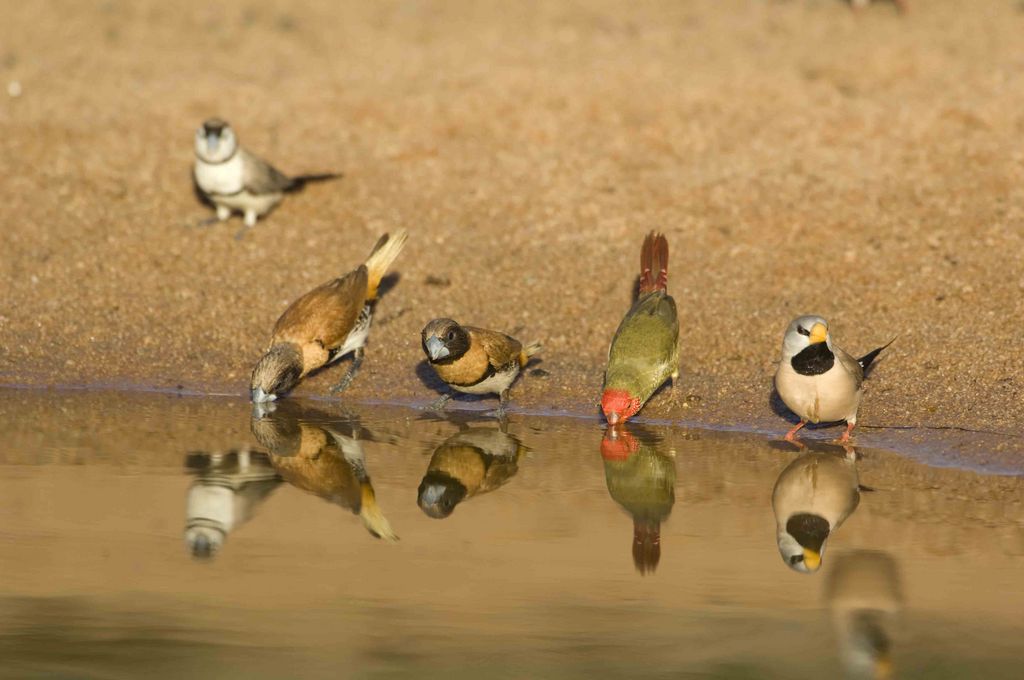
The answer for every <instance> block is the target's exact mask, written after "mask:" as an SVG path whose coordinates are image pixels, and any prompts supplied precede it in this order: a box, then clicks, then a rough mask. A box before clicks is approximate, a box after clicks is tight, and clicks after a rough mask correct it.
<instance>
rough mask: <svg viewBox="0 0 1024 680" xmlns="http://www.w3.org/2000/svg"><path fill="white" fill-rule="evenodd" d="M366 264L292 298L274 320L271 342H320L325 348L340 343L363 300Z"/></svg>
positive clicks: (349, 329) (364, 298)
mask: <svg viewBox="0 0 1024 680" xmlns="http://www.w3.org/2000/svg"><path fill="white" fill-rule="evenodd" d="M366 281H367V275H366V266H365V265H359V267H358V268H357V269H355V270H354V271H351V272H349V273H348V274H346V275H345V276H342V277H341V278H338V279H334V280H333V281H328V282H327V283H325V284H323V285H322V286H318V287H316V288H314V289H313V290H311V291H309V292H308V293H306V294H305V295H303V296H302V297H300V298H299V299H298V300H296V301H295V302H293V303H292V304H291V305H290V306H289V307H288V309H286V310H284V314H282V315H281V318H280V319H278V320H277V323H276V324H274V333H273V341H272V344H273V343H277V342H294V343H297V344H299V345H302V344H305V343H309V342H319V343H320V344H321V345H322V346H323V347H324V349H326V350H333V349H336V348H338V347H340V346H341V344H342V343H343V342H345V338H346V337H348V334H349V331H351V330H352V327H353V326H354V325H355V323H356V319H357V318H358V317H359V312H361V311H362V309H363V306H364V305H365V304H366Z"/></svg>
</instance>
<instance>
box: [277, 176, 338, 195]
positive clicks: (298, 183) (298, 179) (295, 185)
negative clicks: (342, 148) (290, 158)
mask: <svg viewBox="0 0 1024 680" xmlns="http://www.w3.org/2000/svg"><path fill="white" fill-rule="evenodd" d="M340 177H342V173H340V172H317V173H313V174H310V175H297V176H295V177H292V178H291V184H290V185H289V186H288V191H298V190H299V189H301V188H302V187H304V186H306V185H307V184H312V183H314V182H327V181H329V180H332V179H339V178H340Z"/></svg>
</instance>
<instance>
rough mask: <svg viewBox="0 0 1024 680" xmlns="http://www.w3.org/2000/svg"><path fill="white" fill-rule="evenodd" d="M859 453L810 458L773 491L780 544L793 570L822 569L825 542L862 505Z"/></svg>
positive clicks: (802, 458)
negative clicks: (858, 467)
mask: <svg viewBox="0 0 1024 680" xmlns="http://www.w3.org/2000/svg"><path fill="white" fill-rule="evenodd" d="M861 488H862V487H861V486H860V478H859V477H858V475H857V452H856V451H854V450H853V448H848V449H846V451H845V455H840V454H835V453H830V452H826V453H819V452H812V453H805V454H804V455H802V456H800V457H799V458H797V459H796V460H794V461H793V462H792V463H790V464H789V465H788V466H786V469H785V470H783V471H782V474H780V475H779V478H778V480H776V482H775V488H774V489H773V490H772V511H773V512H774V513H775V524H776V536H775V538H776V541H777V542H778V545H779V554H780V555H782V560H783V561H784V562H785V563H786V566H788V567H789V568H790V569H793V570H794V571H799V572H803V573H805V574H809V573H813V572H815V571H817V570H818V568H819V567H821V557H822V555H823V554H824V552H825V542H826V541H827V540H828V538H829V537H830V536H831V535H832V534H833V533H834V532H835V531H836V529H838V528H839V527H840V526H842V524H843V522H845V521H846V519H847V518H848V517H849V516H850V515H851V514H853V511H854V510H856V509H857V506H858V505H859V504H860V491H861Z"/></svg>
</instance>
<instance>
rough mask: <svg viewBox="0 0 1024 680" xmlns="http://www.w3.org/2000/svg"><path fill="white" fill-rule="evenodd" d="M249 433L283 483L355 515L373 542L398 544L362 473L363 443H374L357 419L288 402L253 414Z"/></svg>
mask: <svg viewBox="0 0 1024 680" xmlns="http://www.w3.org/2000/svg"><path fill="white" fill-rule="evenodd" d="M249 427H250V429H251V430H252V434H253V437H255V438H256V441H258V442H259V443H260V444H261V445H263V446H265V447H267V450H268V451H269V453H270V463H271V465H273V466H274V469H275V470H276V471H277V472H278V473H279V474H280V476H281V478H282V479H284V481H286V482H288V483H289V484H291V485H292V486H294V487H296V488H299V489H302V490H303V491H306V492H309V493H311V494H313V495H315V496H319V497H320V498H322V499H324V500H326V501H328V502H329V503H333V504H335V505H338V506H340V507H341V508H343V509H345V510H348V511H350V512H351V513H352V514H354V515H358V516H359V519H361V520H362V522H363V526H364V527H366V530H367V531H368V532H370V534H371V535H373V536H375V537H376V538H381V539H384V540H385V541H388V542H394V541H397V540H398V536H396V535H395V532H394V531H392V529H391V523H390V522H388V520H387V518H386V517H385V516H384V513H383V511H382V510H381V508H380V506H379V505H377V494H376V493H375V492H374V490H373V484H372V483H371V482H370V474H369V473H368V472H367V470H366V455H365V453H364V452H363V442H364V441H373V440H374V438H373V436H372V435H371V434H370V433H369V432H368V431H367V430H365V429H364V428H362V427H360V425H359V421H358V420H357V419H355V418H352V417H349V418H344V419H339V418H337V417H332V416H330V415H328V414H326V413H323V412H321V411H318V410H316V409H312V408H307V407H303V406H301V405H300V404H299V403H298V402H296V401H292V402H285V403H283V404H281V405H280V406H277V405H271V406H269V407H268V408H266V409H254V410H253V415H252V417H251V419H250V421H249Z"/></svg>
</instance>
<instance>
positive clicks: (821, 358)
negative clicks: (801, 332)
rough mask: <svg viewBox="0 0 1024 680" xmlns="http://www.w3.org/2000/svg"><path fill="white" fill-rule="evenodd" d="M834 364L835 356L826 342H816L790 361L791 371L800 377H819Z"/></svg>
mask: <svg viewBox="0 0 1024 680" xmlns="http://www.w3.org/2000/svg"><path fill="white" fill-rule="evenodd" d="M835 363H836V355H835V354H832V350H830V349H829V348H828V343H826V342H816V343H814V344H813V345H809V346H808V347H805V348H804V349H803V351H801V352H800V353H799V354H797V355H796V356H795V357H793V358H792V359H790V364H792V365H793V370H794V371H796V372H797V373H799V374H800V375H821V374H822V373H824V372H825V371H827V370H829V369H830V368H832V366H833V365H834V364H835Z"/></svg>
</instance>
